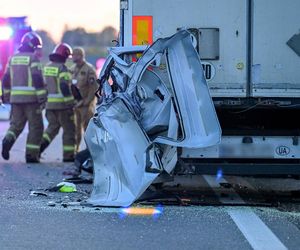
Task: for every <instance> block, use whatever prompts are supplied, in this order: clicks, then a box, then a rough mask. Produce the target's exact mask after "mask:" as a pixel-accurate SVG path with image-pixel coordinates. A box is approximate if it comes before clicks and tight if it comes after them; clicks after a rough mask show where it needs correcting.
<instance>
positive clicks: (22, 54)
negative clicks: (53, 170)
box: [2, 32, 47, 163]
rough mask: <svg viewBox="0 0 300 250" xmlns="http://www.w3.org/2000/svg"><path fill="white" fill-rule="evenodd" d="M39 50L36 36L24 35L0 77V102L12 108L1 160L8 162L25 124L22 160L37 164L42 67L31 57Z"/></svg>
mask: <svg viewBox="0 0 300 250" xmlns="http://www.w3.org/2000/svg"><path fill="white" fill-rule="evenodd" d="M41 48H42V39H41V38H40V36H39V35H38V34H36V33H35V32H29V33H26V34H25V35H24V36H23V38H22V40H21V46H20V47H19V49H18V50H19V51H18V52H17V53H16V54H15V55H14V56H12V57H11V58H10V60H9V63H8V65H7V68H6V72H5V74H4V76H3V80H2V84H3V101H4V102H5V103H8V102H10V103H11V105H12V112H11V121H10V128H9V129H8V131H7V134H6V135H5V137H4V139H3V141H2V157H3V158H4V159H5V160H8V159H9V151H10V149H11V148H12V146H13V145H14V142H15V141H16V139H17V138H18V136H19V135H20V134H21V133H22V131H23V129H24V127H25V125H26V122H27V121H28V123H29V133H28V136H27V143H26V161H27V162H28V163H36V162H39V150H40V145H41V139H42V135H43V129H44V127H43V119H42V108H41V107H42V106H43V105H44V103H45V101H46V98H47V93H46V89H45V85H44V80H43V75H42V66H41V63H40V61H39V59H38V57H37V56H36V54H35V50H37V49H41Z"/></svg>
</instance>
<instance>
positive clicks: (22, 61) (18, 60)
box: [11, 56, 30, 65]
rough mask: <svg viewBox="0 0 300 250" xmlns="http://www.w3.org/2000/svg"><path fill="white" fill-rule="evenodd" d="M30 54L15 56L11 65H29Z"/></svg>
mask: <svg viewBox="0 0 300 250" xmlns="http://www.w3.org/2000/svg"><path fill="white" fill-rule="evenodd" d="M29 63H30V57H29V56H13V57H12V59H11V65H29Z"/></svg>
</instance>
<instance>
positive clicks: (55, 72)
mask: <svg viewBox="0 0 300 250" xmlns="http://www.w3.org/2000/svg"><path fill="white" fill-rule="evenodd" d="M71 55H72V48H71V47H70V46H69V45H68V44H66V43H61V44H58V45H57V46H56V47H55V48H54V50H53V52H52V53H51V54H50V55H49V59H50V62H49V63H48V64H47V65H46V66H45V67H44V78H45V82H46V85H47V90H48V98H47V103H46V118H47V120H48V122H49V125H48V128H47V129H46V130H45V132H44V134H43V139H42V145H41V153H42V152H43V151H44V150H45V149H46V148H47V147H48V146H49V144H50V143H51V141H52V140H53V139H54V138H55V136H56V135H57V134H58V132H59V129H60V127H62V128H63V161H64V162H70V161H74V153H75V120H74V97H73V95H72V91H71V73H70V72H69V70H68V68H67V66H66V65H65V62H66V60H67V58H69V57H71Z"/></svg>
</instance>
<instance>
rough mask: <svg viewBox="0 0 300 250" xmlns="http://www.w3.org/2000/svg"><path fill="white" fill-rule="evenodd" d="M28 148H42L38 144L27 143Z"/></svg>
mask: <svg viewBox="0 0 300 250" xmlns="http://www.w3.org/2000/svg"><path fill="white" fill-rule="evenodd" d="M26 148H29V149H37V150H40V146H39V145H36V144H27V145H26Z"/></svg>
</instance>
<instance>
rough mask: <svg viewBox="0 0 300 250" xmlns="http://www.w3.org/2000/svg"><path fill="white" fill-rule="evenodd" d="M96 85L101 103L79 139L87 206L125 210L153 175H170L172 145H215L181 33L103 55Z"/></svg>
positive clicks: (209, 109) (198, 76)
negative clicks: (86, 155) (84, 155)
mask: <svg viewBox="0 0 300 250" xmlns="http://www.w3.org/2000/svg"><path fill="white" fill-rule="evenodd" d="M143 49H145V51H143ZM142 51H143V54H142V55H141V56H140V57H136V59H135V60H133V59H132V57H134V56H137V54H136V53H140V52H142ZM161 64H165V65H166V70H160V68H163V67H160V66H161ZM99 80H100V83H101V87H102V96H103V101H102V103H101V104H100V105H99V106H98V107H97V114H96V115H95V117H94V118H93V119H92V120H91V121H90V124H89V126H88V129H87V131H86V134H85V140H86V143H87V146H88V148H89V150H90V152H91V156H92V158H93V162H94V188H93V192H92V195H91V197H90V199H89V201H88V202H90V203H91V204H93V205H97V206H129V205H131V204H132V203H133V202H134V201H135V200H136V199H138V198H139V196H140V195H141V194H142V193H143V192H144V191H145V190H146V189H147V188H148V186H149V185H151V183H152V182H153V181H154V180H155V178H157V177H158V175H159V174H160V173H161V172H163V171H167V172H168V173H171V172H172V170H173V169H174V167H175V165H176V163H177V160H178V159H177V148H178V147H186V148H204V147H209V146H212V145H216V144H218V143H219V142H220V139H221V129H220V125H219V122H218V119H217V115H216V112H215V109H214V105H213V102H212V100H211V97H210V94H209V90H208V87H207V83H206V80H205V78H204V75H203V68H202V65H201V62H200V59H199V56H198V54H197V52H196V51H195V49H194V47H193V45H192V41H191V35H190V33H189V32H188V31H185V30H184V31H180V32H178V33H177V34H175V35H174V36H172V37H170V38H165V39H159V40H157V41H156V42H155V43H154V44H153V45H152V46H150V47H143V48H141V46H139V47H130V48H112V49H110V54H109V56H108V58H107V61H106V63H105V65H104V67H103V69H102V72H101V74H100V78H99Z"/></svg>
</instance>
